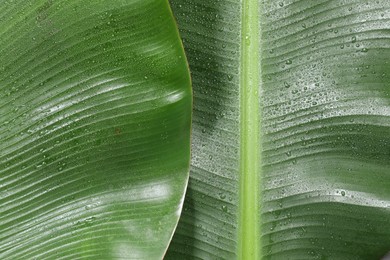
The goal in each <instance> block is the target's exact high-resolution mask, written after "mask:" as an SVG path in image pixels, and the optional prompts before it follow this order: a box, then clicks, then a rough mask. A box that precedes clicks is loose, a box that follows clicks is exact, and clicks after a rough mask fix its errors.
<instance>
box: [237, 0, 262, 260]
mask: <svg viewBox="0 0 390 260" xmlns="http://www.w3.org/2000/svg"><path fill="white" fill-rule="evenodd" d="M241 15H242V18H241V21H242V28H241V58H240V64H241V65H240V143H241V146H240V175H239V177H240V191H239V196H240V204H239V214H240V216H239V224H238V258H239V259H259V256H260V255H261V253H260V248H261V247H260V229H259V226H260V214H259V212H260V211H259V208H260V206H259V203H258V201H259V198H260V192H259V187H260V178H259V174H260V165H261V157H260V152H259V151H260V135H259V126H260V123H261V122H260V120H259V119H260V114H259V113H260V109H259V87H260V68H261V66H260V57H259V53H260V52H259V48H260V23H259V1H258V0H242V14H241Z"/></svg>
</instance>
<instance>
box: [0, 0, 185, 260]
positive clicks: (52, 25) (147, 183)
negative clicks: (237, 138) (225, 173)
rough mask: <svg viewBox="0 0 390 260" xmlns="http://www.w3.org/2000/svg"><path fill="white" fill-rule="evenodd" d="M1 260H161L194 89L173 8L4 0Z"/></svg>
mask: <svg viewBox="0 0 390 260" xmlns="http://www.w3.org/2000/svg"><path fill="white" fill-rule="evenodd" d="M0 89H1V93H0V258H1V259H3V260H6V259H133V258H136V259H140V258H142V259H161V258H162V256H163V255H164V252H165V250H166V248H167V246H168V243H169V241H170V239H171V236H172V233H173V230H174V228H175V226H176V224H177V220H178V218H179V215H180V211H181V207H182V200H183V196H184V190H185V187H186V183H187V179H188V167H189V156H190V155H189V150H190V120H191V90H190V80H189V73H188V69H187V65H186V61H185V56H184V52H183V49H182V46H181V42H180V38H179V35H178V31H177V28H176V25H175V23H174V19H173V17H172V13H171V11H170V9H169V5H168V2H167V1H161V0H132V1H122V0H114V1H100V0H91V1H80V0H67V1H52V0H47V1H46V0H45V1H43V0H31V1H30V0H27V1H26V0H23V1H22V0H16V1H4V0H2V1H0Z"/></svg>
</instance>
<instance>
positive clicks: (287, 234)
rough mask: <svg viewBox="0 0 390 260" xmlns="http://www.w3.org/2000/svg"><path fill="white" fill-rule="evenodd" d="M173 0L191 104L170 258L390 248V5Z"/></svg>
mask: <svg viewBox="0 0 390 260" xmlns="http://www.w3.org/2000/svg"><path fill="white" fill-rule="evenodd" d="M170 2H171V4H172V6H173V9H174V13H175V15H176V19H177V21H178V24H179V28H180V31H181V35H182V37H183V41H184V46H185V49H186V52H187V57H188V59H189V64H190V68H191V73H192V76H193V87H194V113H193V142H192V151H193V155H192V169H191V173H190V182H189V187H188V192H187V197H186V200H185V204H184V211H183V214H182V217H181V220H180V222H179V225H178V228H177V230H176V232H175V235H174V238H173V241H172V243H171V245H170V248H169V250H168V254H167V256H166V259H235V258H238V259H256V258H258V259H380V258H381V257H382V256H384V255H385V254H386V253H387V252H388V251H390V189H389V187H390V170H389V169H390V88H389V79H390V64H389V57H390V46H389V40H388V39H389V37H390V34H389V28H390V2H389V1H385V0H379V1H359V0H353V1H330V0H318V1H311V0H289V1H287V0H285V1H284V0H281V1H273V0H262V1H259V0H243V1H227V0H219V1H205V0H171V1H170Z"/></svg>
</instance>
